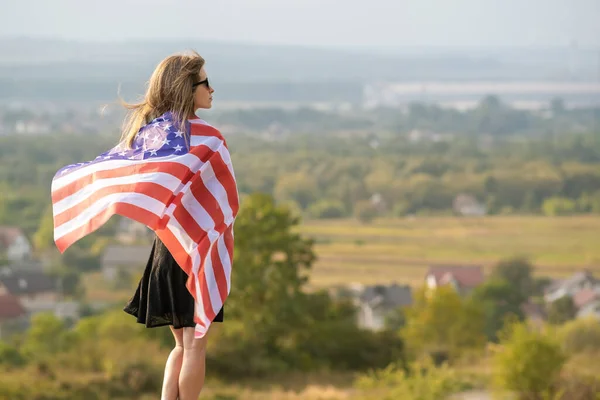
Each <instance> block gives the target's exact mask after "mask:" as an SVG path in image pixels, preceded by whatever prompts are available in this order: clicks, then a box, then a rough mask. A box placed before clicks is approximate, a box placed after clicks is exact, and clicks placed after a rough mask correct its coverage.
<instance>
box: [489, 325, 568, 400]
mask: <svg viewBox="0 0 600 400" xmlns="http://www.w3.org/2000/svg"><path fill="white" fill-rule="evenodd" d="M566 360H567V357H566V356H565V354H564V353H563V351H562V350H561V347H560V344H559V343H558V342H557V341H556V340H555V339H554V338H553V336H552V335H550V334H549V333H547V332H539V331H536V330H533V329H531V328H530V327H529V326H527V325H526V324H524V323H515V324H510V325H508V326H507V327H506V329H505V330H504V331H503V332H502V334H501V335H500V347H499V350H498V351H497V353H496V354H495V355H494V362H493V363H494V367H495V368H494V371H495V376H494V383H495V386H496V387H497V389H499V390H502V391H510V392H513V393H515V394H516V395H517V398H518V399H527V400H529V399H531V400H542V399H548V398H556V397H549V396H552V395H553V394H554V393H553V389H554V388H555V387H556V383H557V382H558V379H559V376H560V372H561V370H562V368H563V365H564V364H565V362H566Z"/></svg>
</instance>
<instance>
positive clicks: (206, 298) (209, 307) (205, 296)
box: [188, 238, 217, 321]
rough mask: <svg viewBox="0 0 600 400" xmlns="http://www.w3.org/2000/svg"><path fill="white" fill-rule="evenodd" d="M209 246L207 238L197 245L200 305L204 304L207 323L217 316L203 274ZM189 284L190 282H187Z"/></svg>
mask: <svg viewBox="0 0 600 400" xmlns="http://www.w3.org/2000/svg"><path fill="white" fill-rule="evenodd" d="M209 246H210V242H209V241H208V238H206V239H205V240H203V241H202V242H201V243H199V244H198V252H199V253H200V260H201V265H200V268H199V269H198V277H197V279H198V283H199V284H200V295H201V296H202V303H203V304H204V313H205V314H206V317H207V318H208V320H209V321H212V320H213V319H215V316H216V315H217V314H216V313H215V312H214V310H213V304H212V302H211V301H210V293H209V291H208V284H207V282H206V274H205V267H206V266H205V263H206V259H207V257H208V249H209ZM188 283H190V282H188ZM189 289H190V287H189V286H188V290H189ZM193 290H195V286H194V287H193Z"/></svg>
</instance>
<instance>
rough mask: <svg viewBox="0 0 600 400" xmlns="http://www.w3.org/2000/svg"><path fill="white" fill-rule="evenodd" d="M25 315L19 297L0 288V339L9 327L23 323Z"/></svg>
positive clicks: (25, 312)
mask: <svg viewBox="0 0 600 400" xmlns="http://www.w3.org/2000/svg"><path fill="white" fill-rule="evenodd" d="M26 317H27V310H25V308H24V307H23V305H22V304H21V302H20V301H19V299H18V298H17V297H16V296H13V295H12V294H10V293H7V292H6V291H4V292H2V289H1V288H0V339H1V338H2V337H3V335H5V334H6V333H7V331H12V329H11V328H13V327H15V326H19V325H21V324H23V323H24V321H25V319H26Z"/></svg>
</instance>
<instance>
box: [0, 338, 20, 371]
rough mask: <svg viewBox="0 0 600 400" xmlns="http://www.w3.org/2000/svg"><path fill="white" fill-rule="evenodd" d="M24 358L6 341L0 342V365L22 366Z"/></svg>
mask: <svg viewBox="0 0 600 400" xmlns="http://www.w3.org/2000/svg"><path fill="white" fill-rule="evenodd" d="M25 363H26V359H25V357H24V356H23V354H21V352H20V351H19V349H17V348H16V347H15V346H11V345H9V344H7V343H3V342H0V365H5V366H8V367H22V366H23V365H25Z"/></svg>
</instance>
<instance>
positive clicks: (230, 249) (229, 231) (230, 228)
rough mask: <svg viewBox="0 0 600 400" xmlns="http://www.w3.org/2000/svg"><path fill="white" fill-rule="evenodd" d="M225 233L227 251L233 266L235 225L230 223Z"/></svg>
mask: <svg viewBox="0 0 600 400" xmlns="http://www.w3.org/2000/svg"><path fill="white" fill-rule="evenodd" d="M223 235H224V236H223V238H224V239H225V247H227V252H228V253H229V260H230V261H231V265H232V266H233V225H229V226H228V227H227V230H226V231H225V233H224V234H223Z"/></svg>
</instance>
